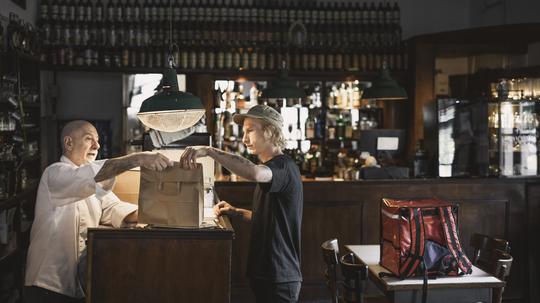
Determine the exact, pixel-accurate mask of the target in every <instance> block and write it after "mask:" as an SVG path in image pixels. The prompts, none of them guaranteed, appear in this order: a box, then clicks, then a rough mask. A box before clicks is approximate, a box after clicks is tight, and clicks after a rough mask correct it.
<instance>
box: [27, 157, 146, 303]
mask: <svg viewBox="0 0 540 303" xmlns="http://www.w3.org/2000/svg"><path fill="white" fill-rule="evenodd" d="M105 161H106V160H99V161H93V162H91V163H89V164H84V165H81V166H77V165H75V164H74V163H73V162H71V161H70V160H69V159H68V158H67V157H65V156H62V158H61V159H60V162H56V163H54V164H52V165H50V166H49V167H47V168H46V169H45V171H44V172H43V175H42V176H41V180H40V182H39V188H38V192H37V199H36V209H35V219H34V223H33V225H32V230H31V232H30V247H29V248H28V258H27V262H26V277H25V285H27V286H38V287H41V288H46V289H49V290H52V291H54V292H58V293H61V294H64V295H67V296H71V297H77V298H80V297H83V296H84V293H83V290H82V287H81V286H80V283H79V281H78V279H77V264H78V262H79V258H80V256H81V253H82V251H83V250H84V249H85V248H86V238H87V230H88V228H89V227H97V226H98V225H100V224H103V225H112V226H114V227H120V226H121V225H122V224H123V221H124V218H125V217H126V216H127V215H129V214H130V213H132V212H134V211H135V210H136V209H137V206H136V205H133V204H130V203H126V202H122V201H120V199H119V198H118V197H117V196H116V195H115V194H114V193H112V192H111V191H110V190H111V189H112V186H113V185H114V178H113V179H111V180H107V181H104V182H100V183H96V182H95V181H94V177H95V175H96V174H97V173H98V172H99V170H100V169H101V167H102V166H103V164H104V163H105Z"/></svg>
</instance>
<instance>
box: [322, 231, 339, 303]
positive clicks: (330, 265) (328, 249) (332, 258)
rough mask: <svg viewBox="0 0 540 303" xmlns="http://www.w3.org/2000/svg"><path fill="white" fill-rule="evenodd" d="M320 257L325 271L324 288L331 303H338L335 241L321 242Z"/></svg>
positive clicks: (337, 248)
mask: <svg viewBox="0 0 540 303" xmlns="http://www.w3.org/2000/svg"><path fill="white" fill-rule="evenodd" d="M321 249H322V255H323V260H324V263H325V264H326V269H325V271H324V277H325V279H326V286H327V287H328V290H329V291H330V295H331V296H332V303H338V302H339V284H340V280H339V278H338V276H339V275H338V254H339V246H338V240H337V239H331V240H328V241H325V242H323V244H322V245H321Z"/></svg>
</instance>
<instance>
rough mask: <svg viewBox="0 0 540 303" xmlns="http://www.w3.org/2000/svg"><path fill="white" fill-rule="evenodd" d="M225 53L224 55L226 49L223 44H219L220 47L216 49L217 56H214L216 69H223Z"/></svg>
mask: <svg viewBox="0 0 540 303" xmlns="http://www.w3.org/2000/svg"><path fill="white" fill-rule="evenodd" d="M225 53H226V49H225V46H224V44H223V43H220V46H219V47H218V50H217V55H216V68H217V69H220V70H222V69H225Z"/></svg>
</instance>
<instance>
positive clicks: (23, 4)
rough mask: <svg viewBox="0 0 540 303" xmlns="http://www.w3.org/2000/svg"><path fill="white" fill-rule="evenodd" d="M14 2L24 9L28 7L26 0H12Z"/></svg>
mask: <svg viewBox="0 0 540 303" xmlns="http://www.w3.org/2000/svg"><path fill="white" fill-rule="evenodd" d="M11 1H13V3H15V4H17V5H18V6H20V7H21V8H22V9H26V0H11Z"/></svg>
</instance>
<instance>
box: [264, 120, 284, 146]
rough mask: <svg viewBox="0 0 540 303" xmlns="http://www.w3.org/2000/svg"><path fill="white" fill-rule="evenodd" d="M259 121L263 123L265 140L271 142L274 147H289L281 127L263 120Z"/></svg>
mask: <svg viewBox="0 0 540 303" xmlns="http://www.w3.org/2000/svg"><path fill="white" fill-rule="evenodd" d="M259 120H260V121H262V130H263V136H264V139H265V140H268V141H270V143H271V144H272V145H274V146H277V147H279V148H281V149H284V148H285V146H287V141H286V140H285V136H283V130H282V129H281V127H279V126H277V125H275V124H272V123H269V122H267V121H265V120H263V119H259Z"/></svg>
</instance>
